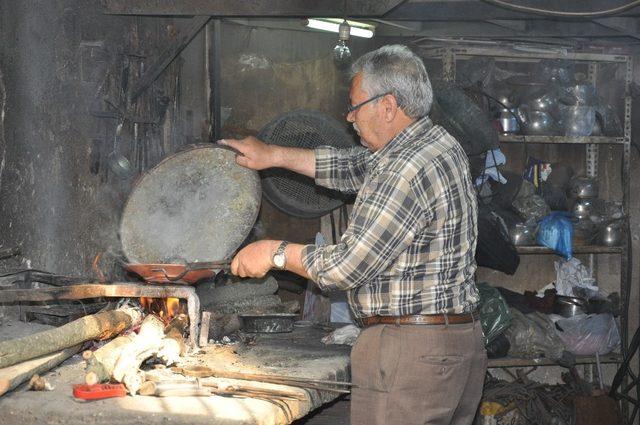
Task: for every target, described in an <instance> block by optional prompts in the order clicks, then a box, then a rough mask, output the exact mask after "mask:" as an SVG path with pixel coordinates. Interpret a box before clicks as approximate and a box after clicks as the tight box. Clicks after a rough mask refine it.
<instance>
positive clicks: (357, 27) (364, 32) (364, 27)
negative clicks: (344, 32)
mask: <svg viewBox="0 0 640 425" xmlns="http://www.w3.org/2000/svg"><path fill="white" fill-rule="evenodd" d="M342 21H343V20H342V19H333V18H331V19H319V18H309V19H307V26H308V27H309V28H313V29H317V30H321V31H329V32H335V33H337V32H338V30H339V27H340V23H341V22H342ZM347 23H348V24H349V25H350V26H351V33H350V34H351V35H353V36H355V37H363V38H371V37H373V30H374V29H375V26H373V25H370V24H365V23H364V22H357V21H347Z"/></svg>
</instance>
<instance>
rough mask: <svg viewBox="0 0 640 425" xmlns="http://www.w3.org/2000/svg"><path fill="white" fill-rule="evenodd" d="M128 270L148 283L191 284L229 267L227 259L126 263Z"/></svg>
mask: <svg viewBox="0 0 640 425" xmlns="http://www.w3.org/2000/svg"><path fill="white" fill-rule="evenodd" d="M125 268H126V270H127V271H128V272H131V273H134V274H136V275H138V276H140V277H141V278H142V279H144V280H145V281H146V282H149V283H174V284H175V283H181V284H186V285H190V284H191V285H192V284H194V283H196V282H198V281H200V280H202V279H208V278H212V277H213V276H215V275H216V274H217V273H218V272H219V271H221V270H226V269H228V268H229V262H228V261H221V262H201V263H187V264H127V265H126V266H125Z"/></svg>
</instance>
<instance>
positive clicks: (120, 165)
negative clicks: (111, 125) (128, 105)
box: [107, 121, 133, 179]
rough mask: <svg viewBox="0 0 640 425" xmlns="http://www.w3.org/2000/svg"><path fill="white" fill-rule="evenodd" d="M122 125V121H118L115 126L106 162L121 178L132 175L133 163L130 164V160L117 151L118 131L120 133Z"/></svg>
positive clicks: (118, 142)
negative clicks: (111, 146)
mask: <svg viewBox="0 0 640 425" xmlns="http://www.w3.org/2000/svg"><path fill="white" fill-rule="evenodd" d="M123 125H124V121H120V123H119V124H118V126H117V127H116V132H115V134H114V135H113V148H112V150H111V153H110V154H109V156H108V157H107V162H108V164H109V168H110V169H111V171H113V173H114V174H115V175H116V176H118V177H120V178H122V179H128V178H129V177H131V176H132V175H133V165H131V162H129V160H128V159H127V157H125V156H124V155H121V154H120V153H118V145H119V144H120V133H122V127H123Z"/></svg>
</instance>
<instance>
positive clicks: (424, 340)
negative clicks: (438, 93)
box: [221, 45, 487, 424]
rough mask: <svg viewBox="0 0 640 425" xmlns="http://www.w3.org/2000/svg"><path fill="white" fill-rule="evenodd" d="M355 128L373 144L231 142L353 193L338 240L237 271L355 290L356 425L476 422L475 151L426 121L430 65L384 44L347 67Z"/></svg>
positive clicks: (256, 258)
mask: <svg viewBox="0 0 640 425" xmlns="http://www.w3.org/2000/svg"><path fill="white" fill-rule="evenodd" d="M352 74H353V79H352V83H351V90H350V93H349V95H350V101H351V103H350V106H349V108H348V114H347V120H348V121H349V122H351V123H353V126H354V128H355V130H356V131H357V133H358V135H359V136H360V138H361V143H362V145H364V146H365V147H366V149H359V148H354V149H351V150H342V151H341V150H337V149H333V148H330V147H321V148H318V149H315V150H305V149H297V148H286V147H279V146H275V145H266V144H264V143H263V142H261V141H259V140H257V139H255V138H247V139H243V140H224V141H221V143H223V144H226V145H229V146H231V147H233V148H235V149H237V150H238V151H239V152H240V153H241V154H242V155H239V156H238V157H237V162H238V164H240V165H242V166H245V167H248V168H252V169H256V170H261V169H264V168H269V167H282V168H287V169H289V170H292V171H296V172H299V173H301V174H304V175H306V176H309V177H313V178H315V182H316V184H318V185H321V186H325V187H328V188H332V189H337V190H340V191H343V192H357V197H356V200H355V203H354V206H353V211H352V214H351V219H350V221H349V226H348V228H347V230H346V232H345V233H344V234H343V236H342V238H341V239H340V241H339V243H338V244H336V245H328V246H322V247H320V246H315V245H298V244H292V243H288V242H286V241H259V242H255V243H253V244H250V245H248V246H247V247H245V248H244V249H242V250H241V251H240V252H239V253H238V254H237V256H236V257H235V258H234V259H233V262H232V265H231V270H232V272H233V273H235V274H238V275H240V276H251V277H256V276H264V275H265V274H266V273H267V272H268V271H269V270H270V269H272V268H279V269H286V270H290V271H292V272H295V273H297V274H299V275H301V276H304V277H307V278H309V279H311V280H313V281H314V282H316V284H317V285H318V286H319V287H320V288H321V289H323V290H334V289H338V290H344V291H347V296H348V300H349V305H350V307H351V310H352V312H353V314H354V316H355V317H356V318H357V319H358V320H359V322H360V323H362V324H363V326H364V329H363V331H362V332H361V334H360V336H359V337H358V340H357V342H356V344H355V346H354V348H353V350H352V352H351V369H352V381H353V383H354V384H355V387H354V388H353V390H352V395H351V423H352V424H426V423H428V424H449V423H455V424H470V423H471V422H472V421H473V418H474V415H475V411H476V408H477V405H478V402H479V400H480V396H481V393H482V384H483V380H484V374H485V371H486V365H487V359H486V352H485V350H484V342H483V337H482V330H481V327H480V323H479V321H478V316H477V313H476V312H475V308H476V305H477V303H478V298H479V297H478V292H477V290H476V287H475V283H474V272H475V269H476V264H475V261H474V255H475V248H476V238H477V226H476V216H477V204H476V196H475V191H474V188H473V185H472V182H471V176H470V173H469V165H468V161H467V157H466V155H465V153H464V151H463V150H462V148H461V146H460V145H459V144H458V142H457V141H456V140H455V139H454V138H453V137H452V136H451V135H449V134H448V133H447V132H446V131H445V130H444V129H443V128H442V127H439V126H436V125H434V124H433V123H432V122H431V120H430V119H429V117H428V116H427V115H428V113H429V110H430V108H431V103H432V99H433V94H432V89H431V83H430V81H429V77H428V75H427V72H426V70H425V68H424V64H423V63H422V60H421V59H420V58H419V57H417V56H416V55H415V54H413V53H412V52H411V51H410V50H409V49H408V48H406V47H405V46H399V45H393V46H384V47H382V48H380V49H378V50H375V51H372V52H369V53H367V54H365V55H364V56H362V57H361V58H360V59H358V61H356V62H355V63H354V65H353V67H352Z"/></svg>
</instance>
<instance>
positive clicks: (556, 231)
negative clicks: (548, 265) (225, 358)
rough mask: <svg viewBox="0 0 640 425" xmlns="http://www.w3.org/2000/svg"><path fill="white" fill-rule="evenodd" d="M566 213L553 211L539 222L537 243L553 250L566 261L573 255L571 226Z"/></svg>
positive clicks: (568, 215)
mask: <svg viewBox="0 0 640 425" xmlns="http://www.w3.org/2000/svg"><path fill="white" fill-rule="evenodd" d="M570 216H571V215H570V214H569V213H567V212H561V211H555V212H552V213H551V214H549V215H548V216H546V217H545V218H543V219H542V221H541V222H540V227H539V228H538V237H537V241H538V243H539V244H540V245H543V246H546V247H547V248H551V249H553V250H554V251H555V252H557V253H558V254H560V255H562V256H563V257H565V258H566V259H567V260H568V259H569V258H571V256H572V254H573V246H572V243H573V242H572V241H573V225H572V224H571V221H570V220H569V217H570Z"/></svg>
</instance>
